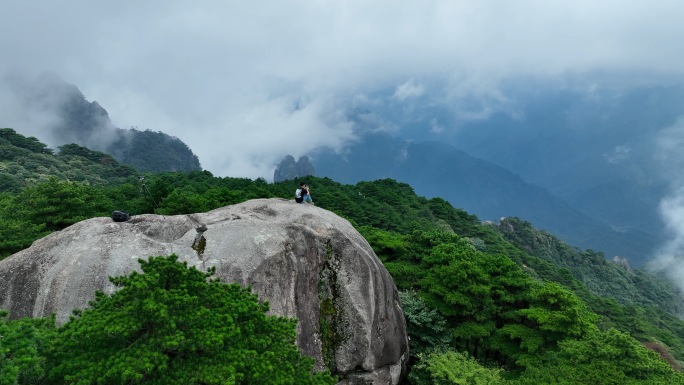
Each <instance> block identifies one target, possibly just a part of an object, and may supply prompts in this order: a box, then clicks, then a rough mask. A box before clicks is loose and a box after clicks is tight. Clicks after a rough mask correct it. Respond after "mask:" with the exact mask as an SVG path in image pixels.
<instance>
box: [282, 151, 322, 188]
mask: <svg viewBox="0 0 684 385" xmlns="http://www.w3.org/2000/svg"><path fill="white" fill-rule="evenodd" d="M308 175H314V167H313V164H311V161H310V160H309V158H308V157H306V156H302V157H300V158H299V160H297V162H296V163H295V160H294V157H293V156H292V155H287V156H285V158H283V160H281V161H280V163H278V166H277V167H276V169H275V171H274V172H273V181H274V182H282V181H285V180H292V179H297V178H301V177H305V176H308Z"/></svg>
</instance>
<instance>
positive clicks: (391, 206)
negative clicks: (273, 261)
mask: <svg viewBox="0 0 684 385" xmlns="http://www.w3.org/2000/svg"><path fill="white" fill-rule="evenodd" d="M3 133H4V134H5V135H8V136H10V137H11V138H10V139H6V137H5V136H2V137H0V140H5V142H0V144H2V143H4V146H3V147H0V148H5V147H6V148H8V149H11V150H12V151H15V152H16V151H19V152H20V153H21V154H24V155H23V156H24V158H22V157H21V155H17V154H15V153H14V152H12V151H8V150H4V149H3V152H2V153H0V162H2V163H0V165H2V166H0V171H2V172H3V173H4V172H5V170H7V169H9V168H11V169H12V170H15V169H16V167H17V166H16V165H17V164H20V162H21V159H28V158H31V156H34V155H38V156H40V157H41V158H40V159H43V162H44V163H45V164H51V163H50V162H52V161H55V162H57V161H60V162H61V163H60V162H57V163H55V164H54V166H53V167H47V166H44V165H43V166H42V167H44V168H38V167H33V166H30V167H29V166H27V165H25V164H24V165H22V167H23V170H24V171H23V172H25V173H27V175H30V176H31V178H29V179H26V180H24V179H22V180H21V182H20V183H18V184H17V183H8V184H7V186H8V187H6V188H3V189H2V191H3V192H2V193H0V214H1V215H0V259H1V258H4V257H7V256H8V255H10V254H12V253H14V252H17V251H19V250H21V249H23V248H26V247H28V246H30V244H31V242H33V241H34V240H35V239H38V238H40V237H42V236H44V235H46V234H48V233H50V232H52V231H57V230H61V229H63V228H65V227H67V226H69V225H71V224H73V223H76V222H78V221H80V220H83V219H86V218H90V217H94V216H110V215H111V212H112V210H124V211H127V212H129V213H130V214H132V215H137V214H142V213H158V214H163V215H173V214H187V213H194V212H204V211H208V210H211V209H213V208H217V207H221V206H225V205H230V204H235V203H239V202H243V201H246V200H249V199H254V198H267V197H281V198H286V199H292V195H293V192H294V189H295V187H296V184H297V182H298V181H284V182H280V183H267V182H266V181H264V180H261V179H257V180H251V179H244V178H219V177H214V176H213V175H212V174H211V173H209V172H207V171H202V172H190V173H160V174H147V175H144V179H141V178H139V177H138V175H135V174H133V173H132V172H130V170H129V169H126V168H119V167H121V166H119V165H117V164H115V162H114V163H111V162H110V161H107V162H104V163H103V159H104V158H103V157H102V156H101V155H100V154H99V153H94V152H92V151H90V150H87V149H84V148H81V147H78V146H75V147H71V146H64V147H63V148H62V150H61V152H60V154H59V155H55V154H52V152H51V151H49V150H48V149H47V148H46V147H45V146H44V145H43V146H41V144H40V142H38V141H37V140H35V139H32V138H23V137H21V138H20V137H17V136H13V135H17V134H16V133H13V132H8V131H3ZM22 138H23V139H22ZM8 143H11V144H8ZM19 149H23V150H25V151H29V152H30V155H31V156H28V155H27V153H24V152H21V151H20V150H19ZM5 154H9V155H7V156H6V155H5ZM102 155H104V154H102ZM10 156H12V157H13V158H10ZM69 164H74V165H76V164H80V165H82V167H81V168H80V169H79V170H81V171H80V172H81V173H82V174H83V176H84V177H83V178H81V179H75V178H73V177H72V176H71V175H72V174H69V170H71V168H70V166H69ZM103 165H106V167H105V168H104V169H103V168H102V167H103ZM31 167H33V168H31ZM113 170H128V171H127V172H130V173H128V174H124V173H116V172H114V171H113ZM11 175H14V174H11ZM96 176H97V177H96ZM0 178H2V177H1V176H0ZM0 180H3V179H0ZM306 181H307V182H308V184H309V185H310V186H311V188H312V195H313V196H314V199H315V200H316V205H317V206H318V207H320V208H323V209H327V210H331V211H333V212H335V213H337V214H338V215H340V216H343V217H345V218H347V219H348V220H349V221H350V222H351V223H352V224H353V225H354V226H355V227H356V228H357V229H358V230H359V231H360V232H361V233H362V234H363V235H364V237H366V239H367V240H368V241H369V243H370V245H371V246H372V247H373V249H374V251H375V252H376V254H377V255H378V256H379V258H380V259H381V260H382V261H383V263H384V265H385V266H386V267H387V269H388V270H389V272H390V273H391V275H392V277H393V279H394V281H395V283H396V285H397V287H398V288H399V290H400V295H401V298H402V305H403V306H402V307H403V310H404V312H405V315H406V319H407V324H408V332H409V336H410V347H411V358H410V362H409V368H410V373H409V376H408V377H407V378H406V379H405V382H406V383H407V384H419V385H423V384H511V385H513V384H520V385H522V384H684V376H683V375H682V374H681V373H680V369H681V362H682V361H684V321H682V320H680V319H679V318H678V317H677V314H679V313H680V312H681V311H682V296H681V293H679V291H678V290H677V289H676V288H675V287H674V286H673V285H671V284H670V283H668V282H667V281H665V280H663V279H661V278H660V277H658V276H656V275H654V274H651V273H648V272H646V271H642V270H631V269H629V268H626V267H624V266H620V265H617V264H615V263H613V262H610V261H607V260H606V259H605V258H604V256H603V255H602V253H600V252H598V251H593V250H580V249H578V248H574V247H572V246H570V245H566V244H564V243H563V242H561V241H559V240H558V239H557V238H555V237H554V236H553V235H551V234H548V233H545V232H543V231H539V230H536V229H534V227H533V226H532V225H531V224H530V223H527V222H525V221H524V220H521V219H518V218H508V219H506V220H503V221H501V223H498V224H493V223H481V222H480V221H479V219H478V218H477V217H476V216H474V215H471V214H468V213H467V212H465V211H463V210H460V209H458V208H455V207H453V206H452V205H451V204H450V203H449V202H447V201H445V200H443V199H439V198H432V199H426V198H424V197H420V196H417V195H416V194H415V192H414V191H413V189H412V188H411V186H409V185H407V184H403V183H398V182H396V181H394V180H389V179H385V180H377V181H372V182H361V183H358V184H355V185H343V184H340V183H337V182H335V181H332V180H330V179H327V178H315V177H307V180H306ZM141 263H143V266H145V268H144V269H143V271H144V273H143V274H137V275H133V276H130V277H118V278H115V279H114V280H115V282H116V283H117V284H119V285H120V286H121V287H122V289H121V290H120V291H119V292H117V293H115V294H114V295H112V296H111V297H108V296H105V295H103V294H98V296H97V297H96V300H95V306H93V308H92V309H90V310H85V311H83V312H80V313H77V314H76V315H75V316H74V317H73V318H72V320H71V321H69V322H67V323H66V324H65V325H63V326H60V327H57V326H55V324H54V320H51V319H23V320H11V319H9V318H8V317H7V316H6V315H0V337H2V338H0V374H1V376H0V378H1V379H0V384H63V383H64V384H70V383H78V384H96V383H107V384H161V383H174V382H165V380H163V379H164V378H165V379H167V381H169V380H168V379H169V378H171V377H169V376H173V373H176V372H173V370H182V368H184V367H186V365H195V366H196V367H199V369H198V370H200V371H201V372H202V373H204V377H201V378H200V377H199V374H198V377H194V379H193V381H194V382H193V381H190V382H187V381H186V382H184V383H197V384H220V383H221V384H222V383H236V384H247V383H267V382H263V381H257V380H255V378H257V377H258V376H260V375H263V372H264V370H266V369H264V368H268V367H269V365H271V366H273V365H272V364H269V361H268V360H269V358H268V357H273V354H278V355H282V357H283V360H286V361H287V362H288V363H289V364H288V365H289V366H286V367H287V368H289V369H287V370H285V371H284V372H281V371H278V370H276V371H275V373H276V374H274V378H279V380H277V381H276V380H274V381H276V382H272V383H293V384H294V383H297V384H299V383H312V384H314V383H330V381H331V378H330V377H329V376H328V374H326V373H323V374H320V375H318V376H306V375H304V374H303V373H305V372H306V370H308V369H307V368H310V362H308V361H307V360H306V359H303V358H301V357H299V356H297V355H296V354H294V353H292V352H290V351H289V350H287V349H286V347H285V345H287V344H290V345H291V342H292V338H293V334H292V333H293V330H294V329H293V328H292V324H291V323H288V322H286V321H284V320H280V319H274V320H266V319H264V318H263V313H264V309H262V308H258V307H257V308H251V309H253V310H250V312H249V316H248V317H245V318H244V319H245V321H244V322H245V324H244V325H245V326H244V327H245V328H248V327H249V326H248V325H251V324H253V323H254V322H258V323H259V324H260V325H271V326H264V327H263V328H261V329H260V330H270V331H269V332H268V333H267V334H269V335H271V334H273V333H275V332H273V330H279V332H278V333H281V334H277V333H276V334H275V335H278V336H282V341H285V342H283V343H282V344H275V345H274V344H272V343H270V344H269V346H274V347H273V349H274V350H273V351H272V352H270V353H268V352H263V359H257V360H256V362H261V363H260V364H259V365H262V364H263V365H262V366H259V365H257V366H255V367H249V368H246V367H241V366H240V365H239V362H238V361H239V359H238V358H237V357H240V354H244V352H241V350H240V349H243V348H244V349H245V350H251V351H253V350H254V349H253V348H251V347H250V345H249V344H250V343H257V344H258V343H259V342H258V340H260V338H261V337H258V336H260V335H261V334H258V336H255V337H254V339H256V340H257V342H254V341H252V340H250V338H249V336H244V335H243V336H241V337H240V338H243V337H244V338H245V340H244V341H243V340H242V339H239V338H237V337H235V336H234V335H233V334H230V333H231V332H230V331H229V330H228V331H225V333H227V335H233V339H229V340H228V339H226V338H231V337H227V336H226V335H224V334H221V333H219V332H217V331H215V330H213V328H214V327H215V324H212V322H214V320H215V319H222V318H221V317H224V316H223V315H221V314H214V311H215V310H213V308H208V309H205V310H203V312H204V313H202V315H201V316H197V317H199V318H202V319H205V320H206V329H202V330H199V331H196V330H195V329H192V333H195V332H196V334H193V335H194V336H195V338H197V341H196V342H195V343H196V344H202V343H206V344H208V345H207V347H206V349H204V350H203V352H204V351H206V352H208V353H207V355H206V356H201V357H200V358H198V360H197V361H192V362H190V361H184V359H185V358H187V356H186V355H185V353H183V354H180V355H173V356H172V357H171V356H169V355H164V354H163V352H164V351H168V349H166V350H164V349H165V348H164V346H166V345H164V344H172V345H173V344H174V343H177V342H173V341H174V338H177V336H176V337H174V334H173V332H172V331H171V330H170V329H168V328H165V326H164V325H168V324H169V323H173V324H177V323H182V322H188V321H187V318H183V317H185V316H186V315H184V314H181V313H178V314H175V313H174V314H172V315H169V317H171V316H177V317H180V318H182V319H184V320H185V321H183V320H180V319H179V320H177V319H173V318H170V319H159V320H156V321H154V322H158V323H159V327H158V328H157V329H155V330H156V331H158V333H157V332H155V333H156V334H154V333H153V334H150V335H144V338H145V339H141V340H140V341H144V342H145V346H146V348H145V349H143V348H142V347H141V348H140V349H142V350H140V351H139V352H137V353H136V355H137V356H144V357H147V358H146V359H144V360H135V359H134V358H135V357H136V355H131V354H128V353H126V352H122V351H121V349H119V350H117V349H118V348H117V347H116V346H113V347H111V349H109V348H105V347H107V346H110V345H111V340H107V335H102V334H103V328H102V327H100V326H98V325H104V324H103V323H105V324H106V322H111V320H113V319H117V320H120V321H119V322H116V323H113V324H112V325H111V330H109V331H110V332H116V333H122V335H124V336H125V333H127V330H128V329H127V328H130V327H132V326H131V325H134V324H137V323H140V322H147V321H141V320H140V319H136V318H135V317H138V316H140V312H136V311H135V309H130V310H131V311H132V313H131V314H130V317H129V315H126V314H119V313H113V312H114V311H115V310H116V309H117V307H116V306H114V305H112V303H113V302H116V301H124V302H125V301H126V298H129V299H130V298H144V297H145V296H147V295H149V296H151V297H150V298H155V299H154V300H150V301H147V302H146V303H148V305H149V304H152V305H153V306H159V307H162V308H165V307H173V306H179V307H182V306H184V305H183V303H182V301H188V300H190V301H192V298H195V299H196V298H199V296H216V299H215V300H216V301H218V303H220V302H221V301H238V302H240V303H243V302H244V303H253V304H257V303H258V301H256V298H255V297H249V295H248V294H249V293H245V292H244V290H243V291H240V289H239V288H234V287H232V286H230V285H224V286H221V285H218V286H217V287H210V288H204V287H203V286H202V285H200V284H199V283H198V281H197V277H199V276H201V277H203V278H202V279H201V281H202V282H205V281H206V277H208V276H209V275H210V274H211V272H208V273H206V275H203V274H205V273H199V272H196V271H193V270H191V269H187V268H185V267H183V266H177V265H178V264H177V263H175V260H174V258H173V256H170V257H168V258H162V257H158V258H152V259H150V260H149V261H147V262H145V261H142V262H141ZM145 269H149V271H152V272H154V274H151V275H150V278H145V276H147V275H148V272H147V271H145ZM155 269H167V271H168V270H171V271H175V272H176V273H174V274H176V276H179V275H180V276H183V277H186V278H182V279H189V280H190V281H188V282H195V283H194V284H189V283H188V282H185V281H183V282H179V283H178V284H179V285H181V286H183V288H184V289H183V290H190V289H188V287H194V286H193V285H198V286H202V287H201V288H197V289H196V290H208V291H193V292H186V293H185V294H184V295H181V296H180V297H179V298H178V300H179V301H181V303H176V302H159V300H158V299H159V298H164V299H165V301H167V300H168V301H175V299H174V298H173V296H168V295H155V294H150V293H149V292H148V291H146V290H148V288H147V286H146V285H145V284H143V283H144V282H147V283H149V282H150V280H153V279H155V278H154V277H159V274H160V273H159V271H158V270H155ZM180 272H182V273H180ZM193 277H194V278H193ZM193 280H194V281H193ZM127 290H128V291H127ZM131 290H132V291H133V292H131ZM193 290H195V289H193ZM220 292H230V293H232V294H230V295H229V296H228V297H226V298H223V297H222V294H217V293H220ZM119 293H121V294H119ZM202 293H205V294H202ZM206 293H212V294H206ZM119 295H120V296H121V297H117V296H119ZM226 295H228V294H226ZM245 295H246V296H247V297H245ZM126 296H129V297H126ZM212 298H214V297H212ZM250 301H251V302H250ZM100 304H101V305H100ZM249 306H257V305H249ZM143 313H144V312H143ZM164 314H167V313H164ZM187 317H193V316H191V315H187ZM212 317H216V318H212ZM230 317H233V316H230ZM199 318H198V319H199ZM108 320H109V321H108ZM148 321H149V320H148ZM150 322H152V321H150ZM191 323H192V324H193V325H195V323H193V322H191ZM269 328H274V329H269ZM188 333H190V334H192V333H191V331H188ZM212 333H215V334H212ZM216 333H217V334H216ZM255 333H256V332H255ZM105 334H106V333H105ZM255 335H256V334H255ZM136 338H142V337H140V336H136ZM74 341H81V342H79V344H78V345H74V344H75V343H76V342H74ZM83 341H93V342H92V343H91V342H88V343H86V342H83ZM227 341H231V342H234V343H236V344H237V346H236V347H235V349H234V350H230V351H228V352H222V351H220V349H218V350H216V347H217V346H222V345H221V344H226V343H227ZM250 341H251V342H250ZM286 342H287V343H286ZM173 346H176V345H173ZM155 349H158V350H155ZM124 350H125V349H124ZM160 352H162V353H160ZM129 353H130V352H129ZM211 354H216V355H215V356H214V355H211ZM285 357H287V359H285ZM155 360H157V361H155ZM212 362H219V363H221V365H222V368H223V366H226V368H223V369H222V370H223V371H219V370H218V369H211V365H213V364H212ZM112 363H116V365H117V366H112V370H111V371H109V372H107V373H105V374H103V373H101V372H98V370H100V369H97V368H101V367H102V366H107V365H110V364H112ZM224 364H225V365H224ZM114 368H116V369H114ZM160 368H167V369H168V371H165V370H161V369H160ZM178 373H180V372H178ZM211 373H220V374H216V375H211ZM332 374H333V375H334V373H332ZM105 375H107V376H110V377H107V380H106V381H104V382H102V381H99V380H97V378H100V377H102V376H105ZM250 376H252V377H250ZM254 376H257V377H254ZM278 376H281V377H278ZM98 381H99V382H98ZM255 381H256V382H255ZM278 381H280V382H278Z"/></svg>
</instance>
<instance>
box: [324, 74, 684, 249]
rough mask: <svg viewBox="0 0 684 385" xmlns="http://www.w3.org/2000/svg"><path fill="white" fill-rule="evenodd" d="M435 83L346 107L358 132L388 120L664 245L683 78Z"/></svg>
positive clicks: (407, 133)
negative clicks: (474, 85)
mask: <svg viewBox="0 0 684 385" xmlns="http://www.w3.org/2000/svg"><path fill="white" fill-rule="evenodd" d="M599 77H600V76H599ZM432 89H439V87H438V86H436V85H434V84H431V83H430V82H429V81H426V82H425V92H423V93H421V95H419V96H416V97H412V98H410V99H406V100H404V99H401V98H396V97H392V95H393V92H394V90H386V91H384V92H378V93H376V94H372V95H369V96H368V98H367V99H368V102H366V103H357V105H356V106H355V108H354V109H350V111H349V112H348V115H349V116H350V118H351V119H353V121H354V122H355V123H356V125H357V130H358V132H360V133H363V132H368V131H374V130H377V129H378V128H379V127H383V128H385V129H390V130H392V132H393V134H394V135H396V136H398V137H402V138H405V139H407V140H411V141H414V142H424V141H439V142H442V143H447V144H450V145H453V146H454V147H455V148H458V149H460V150H463V151H465V152H467V153H468V154H470V155H472V156H474V157H476V158H479V159H482V160H486V161H489V162H491V163H494V164H497V165H499V166H501V167H504V168H505V169H507V170H509V171H510V172H511V173H513V174H518V175H520V177H521V178H522V179H523V180H525V181H526V182H529V183H531V184H534V185H536V186H539V187H542V188H544V189H546V190H548V191H549V192H551V193H552V194H554V195H555V196H557V197H559V198H561V199H562V200H563V201H564V202H565V203H567V204H568V205H570V206H571V207H572V208H574V209H576V210H577V211H580V212H582V213H584V214H585V215H587V216H590V217H591V218H593V219H594V220H595V221H598V222H601V223H604V224H607V225H608V226H610V227H611V228H612V229H613V230H615V231H616V232H624V233H625V234H630V233H632V234H637V235H636V239H643V240H644V241H643V242H642V244H643V245H651V246H653V247H654V248H657V247H656V245H657V246H661V245H660V243H659V242H657V241H655V242H654V240H658V239H659V238H660V237H662V234H663V233H665V226H664V220H663V218H661V213H660V210H659V205H660V202H661V201H662V200H663V199H664V198H665V197H667V196H668V194H670V193H672V192H673V191H676V190H677V189H679V188H681V187H682V186H683V185H684V181H682V180H680V179H681V178H678V176H679V175H680V173H679V172H678V171H677V170H679V169H681V164H682V163H681V162H682V159H681V156H679V155H678V154H677V152H681V151H678V150H671V151H670V152H667V151H664V149H663V145H667V144H668V143H675V147H673V148H677V147H680V146H676V143H678V141H679V139H678V138H680V137H681V132H682V120H681V119H680V117H681V116H684V104H682V100H684V87H682V86H678V85H672V86H657V87H656V86H648V85H642V86H634V87H629V88H625V87H624V86H620V83H619V82H616V83H614V84H611V83H610V82H608V83H605V82H603V83H601V82H597V83H593V82H592V81H591V79H576V78H572V77H568V78H566V79H564V81H563V82H562V83H561V84H559V83H552V82H544V81H540V80H536V81H535V80H532V79H520V80H518V81H509V82H506V83H504V84H501V85H500V88H498V89H497V94H496V95H494V96H495V97H493V98H487V97H486V95H485V97H483V98H481V99H478V98H472V99H470V100H469V101H467V102H463V101H462V102H460V103H456V102H454V101H450V100H449V98H446V97H445V96H444V95H442V94H440V93H433V92H429V91H428V90H432ZM357 148H358V147H357ZM366 150H367V151H374V149H372V148H371V146H370V145H369V146H368V149H366ZM314 165H315V166H316V167H317V171H323V169H322V168H320V167H321V166H322V165H319V164H317V162H316V160H314ZM441 193H442V192H441V191H440V194H441ZM445 193H446V191H445ZM456 204H458V203H456ZM521 217H523V218H526V219H531V220H533V222H534V223H535V225H538V226H544V225H543V224H542V223H539V222H537V221H536V220H534V219H533V218H532V216H531V215H527V214H523V215H521ZM628 238H631V237H628ZM616 242H617V241H616ZM646 251H647V252H648V253H653V252H654V251H655V250H654V249H652V250H646Z"/></svg>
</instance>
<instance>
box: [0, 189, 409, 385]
mask: <svg viewBox="0 0 684 385" xmlns="http://www.w3.org/2000/svg"><path fill="white" fill-rule="evenodd" d="M172 253H175V254H176V255H178V256H179V259H180V260H184V261H187V262H188V264H189V265H192V266H195V267H197V268H198V269H200V270H202V271H206V269H207V268H209V267H212V266H215V267H216V275H217V276H219V277H220V278H221V280H222V281H224V282H237V283H239V284H241V285H244V286H246V285H251V286H252V288H253V290H254V291H255V292H256V293H257V294H258V295H259V298H260V299H262V300H267V301H268V302H269V303H270V308H271V310H270V311H271V313H272V314H277V315H281V316H286V317H296V318H297V319H298V320H299V322H298V326H297V344H298V346H299V348H300V349H301V351H302V352H303V353H304V354H306V355H309V356H311V357H314V358H315V360H316V368H317V369H322V368H325V367H329V368H331V370H332V372H333V373H334V374H336V375H338V376H339V378H340V382H339V384H344V385H352V384H373V385H379V384H397V383H398V382H399V380H400V378H401V376H402V375H403V374H404V370H405V363H406V359H407V357H408V340H407V334H406V323H405V320H404V315H403V312H402V310H401V308H400V300H399V296H398V293H397V289H396V287H395V285H394V282H393V281H392V279H391V277H390V275H389V273H388V272H387V270H386V269H385V267H384V266H383V265H382V263H381V262H380V261H379V260H378V258H377V257H376V255H375V254H374V253H373V251H372V249H371V248H370V246H369V245H368V243H367V242H366V240H365V239H364V238H363V237H362V236H361V235H360V234H359V233H358V232H357V231H356V230H355V229H354V228H353V227H352V226H351V224H350V223H349V222H348V221H346V220H345V219H343V218H341V217H339V216H337V215H336V214H334V213H332V212H330V211H327V210H324V209H321V208H319V207H316V206H313V205H307V204H297V203H294V201H291V200H290V201H288V200H284V199H258V200H252V201H248V202H244V203H242V204H238V205H234V206H227V207H223V208H220V209H216V210H213V211H210V212H208V213H202V214H191V215H177V216H166V217H164V216H159V215H139V216H135V217H134V218H132V219H131V220H129V221H128V222H114V221H112V219H110V218H93V219H89V220H85V221H82V222H79V223H77V224H75V225H73V226H70V227H68V228H66V229H64V230H62V231H60V232H57V233H53V234H51V235H49V236H47V237H45V238H43V239H40V240H38V241H36V242H34V244H33V245H32V246H31V247H30V248H28V249H26V250H23V251H21V252H19V253H17V254H14V255H12V256H11V257H9V258H6V259H5V260H2V261H0V309H6V310H9V312H10V317H12V318H19V317H26V316H31V317H42V316H46V315H49V314H51V313H54V314H56V317H57V321H58V323H63V322H66V321H67V320H68V317H69V315H70V314H71V311H72V309H76V308H84V307H86V306H87V303H88V301H90V300H92V299H93V298H94V293H95V291H96V290H102V291H104V292H108V293H111V292H113V291H114V290H115V287H114V286H113V285H112V284H111V283H110V282H109V280H108V277H110V276H120V275H126V274H128V273H130V272H131V271H132V270H138V269H139V264H138V259H139V258H142V259H147V257H149V256H157V255H169V254H172Z"/></svg>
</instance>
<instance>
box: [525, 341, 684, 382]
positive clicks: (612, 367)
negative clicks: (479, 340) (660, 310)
mask: <svg viewBox="0 0 684 385" xmlns="http://www.w3.org/2000/svg"><path fill="white" fill-rule="evenodd" d="M558 345H559V350H558V351H557V352H554V353H550V354H548V355H545V356H544V357H542V362H541V364H540V365H539V366H535V367H530V368H528V369H527V370H526V371H525V372H524V373H523V374H522V376H521V377H520V378H519V380H518V382H516V384H519V385H536V384H559V385H560V384H563V385H565V384H567V385H571V384H593V385H604V384H605V385H609V384H610V385H618V384H619V385H630V384H634V385H636V384H654V385H655V384H658V385H660V384H662V385H665V384H672V385H675V384H684V376H683V375H682V374H681V373H677V372H675V371H673V370H672V369H671V368H670V367H669V366H668V364H667V363H666V362H665V361H663V360H662V359H660V357H659V356H658V355H657V354H656V353H655V352H653V351H651V350H648V349H646V348H645V347H644V346H643V345H641V344H640V343H638V342H637V341H636V340H635V339H633V338H632V337H630V336H629V335H627V334H625V333H622V332H619V331H617V330H615V329H609V330H608V331H606V332H595V333H591V334H590V335H588V336H587V337H586V338H584V339H581V340H567V341H562V342H560V343H559V344H558Z"/></svg>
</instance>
